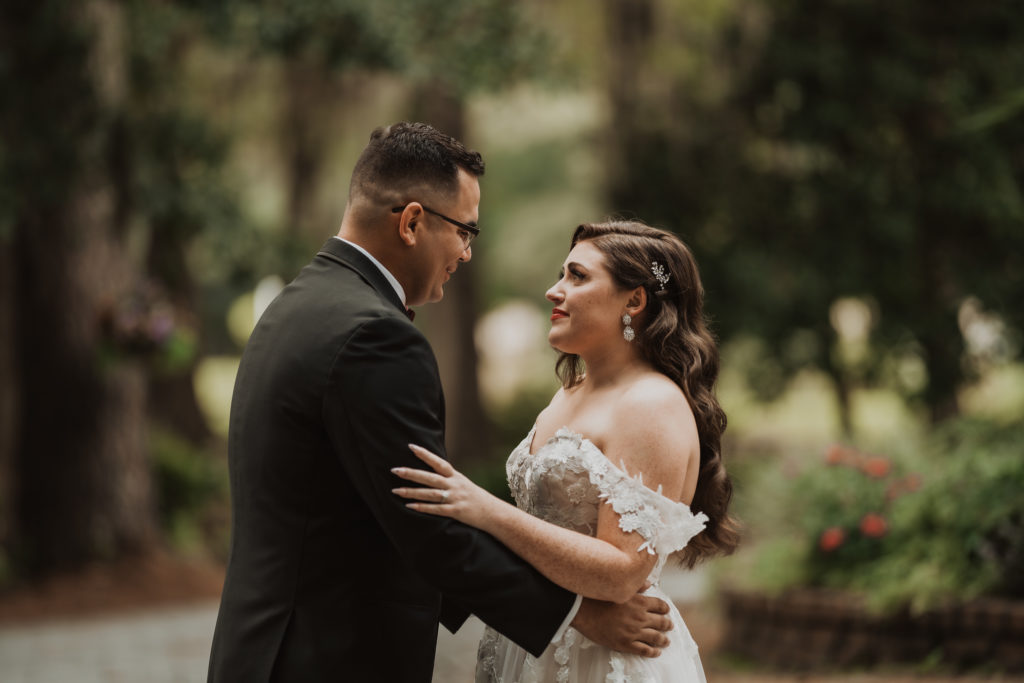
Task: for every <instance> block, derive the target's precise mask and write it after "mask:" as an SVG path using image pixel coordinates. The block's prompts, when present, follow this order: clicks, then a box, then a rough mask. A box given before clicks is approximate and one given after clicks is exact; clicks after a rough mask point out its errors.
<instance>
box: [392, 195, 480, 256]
mask: <svg viewBox="0 0 1024 683" xmlns="http://www.w3.org/2000/svg"><path fill="white" fill-rule="evenodd" d="M405 206H409V205H408V204H406V205H405ZM405 206H396V207H395V208H393V209H391V213H401V212H402V211H405ZM420 206H421V207H423V210H424V211H426V212H427V213H432V214H434V215H435V216H437V217H438V218H440V219H441V220H443V221H448V222H449V223H451V224H452V225H454V226H455V227H456V228H458V229H459V239H461V240H462V248H463V249H469V245H470V244H472V243H473V239H474V238H476V236H477V235H479V234H480V228H477V227H475V226H472V225H469V224H467V223H463V222H462V221H457V220H455V219H454V218H449V217H448V216H445V215H444V214H443V213H441V212H440V211H434V210H433V209H431V208H430V207H427V206H423V204H420Z"/></svg>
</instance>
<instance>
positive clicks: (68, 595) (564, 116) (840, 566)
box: [0, 0, 1024, 672]
mask: <svg viewBox="0 0 1024 683" xmlns="http://www.w3.org/2000/svg"><path fill="white" fill-rule="evenodd" d="M398 120H420V121H426V122H429V123H431V124H433V125H435V126H436V127H438V128H440V129H441V130H443V131H445V132H447V133H449V134H452V135H454V136H455V137H458V138H460V139H461V140H463V141H464V142H466V143H467V144H468V145H469V146H471V147H473V148H475V149H477V150H479V151H480V152H481V153H482V154H483V156H484V159H485V161H486V163H487V173H486V175H485V176H484V177H483V179H482V202H481V229H482V233H481V237H480V239H479V240H477V241H476V242H475V243H474V251H473V253H474V258H473V260H472V262H471V263H470V264H468V265H467V266H465V267H463V268H460V270H459V275H458V277H456V278H455V279H454V280H453V281H452V282H451V283H450V284H449V285H448V286H447V291H446V295H445V299H444V301H443V302H442V303H441V304H439V305H436V306H431V307H426V308H424V309H422V310H421V311H418V314H419V315H418V317H417V322H416V324H417V325H418V326H420V327H421V328H422V329H423V330H424V332H425V333H426V334H427V335H428V337H429V338H430V339H431V341H432V343H433V345H434V348H435V350H436V352H437V356H438V359H439V363H440V366H441V370H442V375H443V380H444V383H445V388H446V393H447V397H448V415H449V425H448V428H449V431H448V446H449V454H450V456H451V457H452V459H453V460H454V461H455V462H456V464H457V465H459V466H460V467H461V468H463V469H464V470H465V471H467V472H468V473H470V474H471V475H472V476H473V477H474V478H475V479H476V480H477V481H479V482H481V483H484V484H485V485H487V486H488V487H489V488H491V489H492V490H494V491H496V492H499V493H503V492H505V491H506V489H505V484H504V459H505V457H506V455H507V454H508V452H509V451H510V450H511V449H512V447H514V445H515V444H516V443H517V442H518V441H519V440H520V439H521V438H522V437H523V436H524V435H525V434H526V432H527V431H528V430H529V428H530V425H531V423H532V420H533V418H534V416H535V415H536V414H537V412H538V411H539V410H540V409H541V408H543V406H544V405H546V403H547V401H548V399H549V398H550V396H551V395H552V394H553V392H554V391H555V389H556V388H557V381H556V379H555V376H554V373H553V365H554V360H555V354H554V352H553V351H551V350H550V349H549V348H548V346H547V344H546V333H547V325H548V323H547V313H546V311H548V308H549V307H548V305H547V302H546V301H545V300H544V291H545V290H546V288H547V287H548V286H549V285H550V283H552V282H553V281H554V280H555V278H556V273H557V271H558V268H559V265H560V263H561V261H562V259H563V258H564V256H565V253H566V252H567V249H568V244H569V238H570V236H571V234H572V231H573V229H574V228H575V226H576V225H577V224H579V223H581V222H584V221H594V220H600V219H603V218H605V217H608V216H612V215H614V216H622V217H628V218H633V217H636V218H640V219H642V220H644V221H646V222H648V223H650V224H652V225H656V226H659V227H663V228H667V229H670V230H673V231H675V232H676V233H678V234H679V235H680V236H681V237H682V238H683V239H684V240H685V241H686V242H687V243H688V244H689V245H690V246H691V247H692V249H693V251H694V252H695V254H696V256H697V259H698V262H699V263H700V266H701V268H702V275H703V278H704V284H705V287H706V290H707V295H706V310H707V312H708V314H709V317H710V319H711V321H712V325H713V329H714V331H715V332H716V334H717V335H718V336H719V339H720V344H721V351H722V368H721V375H720V383H719V396H720V399H721V401H722V404H723V406H724V408H725V410H726V412H727V414H728V416H729V423H730V426H729V429H728V431H727V432H726V442H725V457H726V463H727V466H728V467H729V468H730V470H731V472H732V475H733V478H734V482H735V487H736V492H735V498H734V509H735V511H736V514H737V515H738V516H739V517H740V519H741V521H742V522H743V524H744V544H743V547H742V549H741V550H740V551H739V552H738V553H737V554H736V555H735V556H733V557H731V558H729V559H728V560H716V561H714V562H712V563H711V564H710V565H708V567H707V568H705V569H704V570H702V573H701V574H700V575H699V576H700V577H701V578H700V583H701V585H702V586H704V587H705V588H703V589H702V590H701V591H700V596H701V599H702V600H707V601H709V604H712V605H714V606H717V607H716V609H719V610H724V612H725V613H728V614H729V615H732V616H731V617H730V618H732V619H733V620H734V621H736V620H738V623H740V624H741V625H742V623H744V620H746V622H750V621H751V620H755V621H756V618H755V617H751V616H749V615H747V616H744V614H745V613H743V612H742V610H741V608H740V607H737V604H739V603H737V602H736V600H738V598H736V597H735V596H738V595H740V596H750V595H757V596H760V597H762V598H764V599H766V600H768V599H771V600H783V602H784V601H785V598H784V596H787V595H789V596H791V595H794V594H797V593H800V592H801V591H803V592H804V593H808V594H811V595H819V596H820V595H822V594H827V595H829V596H834V595H841V596H845V597H844V598H843V599H844V600H850V601H852V603H853V604H855V606H857V608H858V609H863V610H866V612H867V613H870V614H872V615H878V614H894V613H899V614H904V615H911V616H914V615H922V614H930V613H934V611H935V610H936V609H944V608H946V607H948V606H949V605H964V604H968V603H971V601H977V600H989V601H992V600H998V601H1004V602H1001V603H999V604H1008V605H1010V607H1007V609H1011V610H1012V609H1018V608H1019V607H1020V602H1019V601H1020V599H1021V598H1022V597H1024V495H1022V494H1021V491H1022V490H1024V457H1022V452H1021V451H1022V448H1024V446H1022V444H1024V364H1022V360H1021V345H1022V331H1024V305H1022V303H1021V302H1022V301H1024V198H1022V181H1024V12H1021V11H1020V8H1019V7H1018V6H1017V5H1016V3H1012V2H1008V1H1006V0H1003V1H1002V2H999V1H982V2H975V3H948V2H935V1H934V0H933V1H927V2H926V1H925V0H905V1H904V2H900V3H887V2H878V1H874V0H813V1H812V0H774V1H768V0H590V1H585V0H547V1H544V0H520V1H517V2H508V1H505V0H446V1H445V2H437V1H433V0H389V1H387V2H371V1H370V0H289V1H288V2H285V1H283V0H262V1H250V2H243V1H242V0H220V1H213V0H210V1H205V2H199V1H197V0H180V1H177V2H171V1H168V0H122V1H115V0H81V1H72V0H39V1H38V2H31V3H5V4H4V6H3V8H2V9H0V121H2V130H0V616H2V613H3V607H2V606H3V605H4V604H6V605H7V606H8V607H7V610H8V611H7V613H8V614H9V615H11V614H13V615H14V617H17V618H21V617H24V616H25V615H30V614H32V613H33V610H34V609H35V610H37V611H38V610H42V611H46V610H53V611H55V612H59V611H60V610H61V609H63V608H66V607H68V604H69V603H74V604H76V605H77V604H91V605H93V606H94V607H101V606H102V605H103V604H108V605H109V604H110V603H112V602H114V603H116V602H117V601H118V599H117V597H116V596H118V595H123V594H124V593H125V592H130V591H132V590H134V591H137V593H138V595H139V596H140V597H139V598H138V599H139V600H145V599H148V598H150V597H153V596H154V595H155V594H158V595H160V596H163V597H165V598H167V599H173V600H177V599H184V598H186V597H189V596H192V595H194V594H203V595H213V596H215V595H216V594H217V591H218V590H219V576H220V574H219V572H220V571H221V567H222V564H223V562H224V561H225V559H226V551H227V540H228V533H229V524H230V520H229V508H228V490H227V481H226V433H227V416H228V409H229V402H230V397H231V390H232V384H233V379H234V373H235V369H236V367H237V363H238V359H239V356H240V354H241V351H242V349H243V347H244V345H245V342H246V339H247V336H248V334H249V332H250V330H251V329H252V326H253V324H254V321H255V320H256V319H258V317H259V315H260V312H261V311H262V310H263V308H265V306H266V305H267V303H269V301H270V300H271V299H272V298H273V297H274V296H275V295H276V293H277V292H278V291H279V290H280V288H281V287H282V286H283V285H284V283H286V282H288V281H289V280H290V279H292V278H293V277H294V276H295V275H296V273H297V272H298V270H299V269H300V268H301V267H302V266H304V265H305V264H306V263H308V262H309V260H310V259H311V258H312V256H313V255H314V254H315V253H316V251H317V250H318V249H319V247H320V246H321V245H322V244H323V242H324V241H325V240H326V239H327V238H328V237H330V236H331V235H333V234H334V233H335V232H336V231H337V228H338V225H339V223H340V219H341V215H342V213H343V210H344V207H345V196H346V192H347V187H348V180H349V172H350V170H351V167H352V165H353V163H354V161H355V159H356V157H357V155H358V154H359V152H360V151H361V150H362V148H363V146H364V145H365V143H366V141H367V140H368V138H369V134H370V132H371V131H372V129H373V128H374V127H376V126H378V125H385V124H388V123H392V122H394V121H398ZM105 572H106V573H105ZM83 576H87V577H89V578H88V580H86V581H84V582H83V581H82V580H81V577H83ZM103 576H108V577H109V576H114V577H116V578H114V579H109V578H108V579H106V580H105V579H103V578H97V577H103ZM76 577H78V578H76ZM139 577H143V578H139ZM146 577H148V579H147V580H148V581H149V583H147V581H146V580H144V578H146ZM76 580H77V581H79V583H75V581H76ZM61 581H64V583H60V582H61ZM40 586H49V588H48V589H45V590H49V591H50V592H48V593H47V592H45V590H44V589H41V588H40ZM55 586H65V588H63V589H58V588H55ZM67 586H71V587H70V588H68V587H67ZM75 586H78V587H79V589H75V588H74V587H75ZM100 586H105V588H102V589H101V588H98V587H100ZM61 590H63V591H64V592H61ZM83 593H84V594H87V595H92V596H93V600H92V602H90V601H89V599H88V598H87V597H82V595H81V594H83ZM26 595H29V596H32V598H31V599H27V598H24V597H23V596H26ZM47 596H49V597H47ZM97 596H99V597H97ZM728 596H733V598H730V597H728ZM780 596H781V597H780ZM48 600H49V602H47V601H48ZM730 600H732V602H730ZM83 601H84V602H83ZM127 601H128V602H130V600H127ZM95 603H101V604H95ZM986 604H989V603H986ZM723 605H724V607H723ZM815 609H817V610H818V611H822V612H827V611H829V608H822V607H818V608H815ZM737 610H739V611H737ZM1008 614H1009V613H1008ZM1013 614H1018V612H1013ZM737 615H738V616H737ZM1018 616H1020V615H1019V614H1018ZM1014 618H1016V617H1014ZM723 619H724V617H723ZM1000 619H1002V621H1000ZM996 621H997V622H999V623H1003V622H1004V621H1005V623H1007V624H1009V623H1011V622H1012V619H1011V618H1010V617H1006V618H1005V619H1003V618H1002V617H1000V618H999V619H996ZM1017 623H1018V626H1019V625H1020V624H1022V623H1024V616H1021V617H1020V618H1019V619H1018V622H1017ZM730 628H733V629H734V630H733V631H732V632H733V633H734V634H735V633H736V631H735V628H737V627H736V626H735V624H734V625H733V626H730V625H729V624H728V623H726V624H725V625H724V626H721V627H720V628H719V631H722V630H724V631H725V632H726V635H725V636H723V637H722V640H723V641H724V642H725V645H724V646H723V647H725V648H726V649H728V648H729V647H730V646H729V642H730V636H729V635H728V633H729V629H730ZM996 628H997V632H996V635H995V636H992V638H994V639H995V641H997V642H1001V641H1000V638H1004V637H1005V639H1007V640H1008V642H1009V641H1010V640H1013V639H1015V638H1016V636H1013V637H1012V638H1011V636H1009V635H1007V634H1008V633H1009V631H1007V630H1006V629H1007V628H1009V627H1008V626H1006V627H996ZM999 628H1002V630H999ZM1020 628H1024V626H1020ZM1014 633H1017V632H1014ZM744 639H746V640H751V639H754V636H753V635H750V636H749V637H741V638H739V640H740V641H742V640H744ZM698 640H700V638H698ZM736 640H737V638H736V637H732V641H736ZM830 642H831V641H830ZM1019 642H1024V636H1022V637H1021V641H1019ZM929 643H931V645H929V646H928V647H926V652H925V655H923V661H925V662H926V663H929V662H930V663H931V664H934V665H936V666H938V665H943V664H946V663H949V662H951V661H953V662H954V663H957V662H960V660H956V659H955V658H953V659H950V658H951V657H952V655H950V654H949V651H948V649H944V648H945V647H946V646H944V645H941V644H939V645H936V644H935V643H934V642H933V641H929ZM829 647H831V646H829ZM1008 647H1009V646H1008ZM732 649H733V650H743V648H742V647H740V646H737V645H736V643H735V642H733V646H732ZM826 649H827V648H826ZM1011 650H1012V648H1011ZM1006 652H1009V654H1007V653H1006ZM1006 652H1003V651H1002V650H1000V651H999V652H996V651H994V650H991V648H990V649H989V650H986V651H985V652H984V653H983V654H976V655H972V656H973V657H974V658H973V659H971V657H970V656H969V657H968V658H967V665H969V666H981V667H983V668H984V667H986V666H987V667H988V669H986V670H988V671H997V672H998V671H1001V670H1003V669H1004V668H1006V667H1007V666H1009V667H1011V668H1012V666H1013V665H1012V662H1014V661H1016V662H1018V663H1020V662H1022V661H1024V655H1021V654H1020V653H1019V648H1018V654H1017V655H1014V654H1013V652H1011V651H1010V650H1007V651H1006ZM728 656H734V657H735V658H736V661H748V662H749V661H751V658H753V661H754V662H755V664H756V663H757V661H758V659H757V657H758V656H759V655H758V654H757V653H755V652H736V653H734V655H728ZM1015 656H1019V657H1020V658H1021V659H1013V657H1015ZM723 657H727V655H725V654H723ZM914 657H917V655H914ZM833 659H834V658H833ZM911 659H913V657H911ZM918 659H922V657H918ZM728 661H731V660H728ZM1007 662H1011V663H1010V664H1007ZM960 663H963V662H960ZM727 664H728V662H727ZM727 664H726V665H727ZM726 665H723V666H726ZM1020 665H1021V666H1024V664H1020ZM737 666H739V665H737Z"/></svg>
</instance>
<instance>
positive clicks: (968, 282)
mask: <svg viewBox="0 0 1024 683" xmlns="http://www.w3.org/2000/svg"><path fill="white" fill-rule="evenodd" d="M650 4H651V5H652V6H653V7H654V8H655V9H654V10H653V12H654V14H655V21H654V22H652V23H651V25H650V26H649V27H648V28H647V31H646V33H645V34H644V35H643V39H644V40H643V41H641V44H640V45H639V47H638V48H637V49H638V50H640V52H639V54H640V55H646V61H641V62H639V63H638V65H637V67H636V71H635V72H634V73H631V74H629V77H632V78H635V79H636V80H637V81H638V82H639V83H640V84H641V85H642V86H643V87H639V86H630V85H629V84H628V83H627V85H625V86H623V85H621V84H616V86H615V87H616V88H618V89H619V90H621V91H622V92H619V93H617V94H618V95H619V100H617V101H621V102H623V104H621V105H619V107H618V109H617V113H618V115H619V116H618V118H616V121H617V123H618V125H619V129H618V130H617V131H616V132H617V134H618V136H617V140H616V145H617V147H618V148H619V153H620V156H622V157H623V163H621V164H620V165H619V166H618V172H617V173H616V174H614V177H613V184H612V185H613V186H612V195H613V201H614V208H616V209H619V210H627V211H631V212H632V211H635V212H636V213H637V214H638V215H640V216H642V217H644V218H645V219H646V220H649V221H651V222H653V223H656V224H660V225H664V226H668V227H671V228H673V229H676V230H678V231H679V232H680V234H681V235H682V236H683V237H684V238H685V239H687V240H688V241H690V242H691V243H692V245H693V246H694V249H695V251H696V255H697V258H698V261H699V262H700V263H701V266H702V271H703V274H704V277H705V284H706V287H707V291H708V307H709V309H710V310H711V311H712V312H713V313H714V315H715V317H716V322H717V323H718V329H719V330H720V332H721V333H722V335H723V337H725V338H730V337H732V336H734V335H736V334H737V333H747V334H753V335H756V336H758V337H761V338H762V339H764V340H765V343H766V344H767V346H768V348H769V350H770V352H771V353H772V355H773V356H774V357H775V358H777V359H778V369H779V370H781V371H782V372H783V375H784V376H786V377H789V376H792V375H793V374H794V373H795V372H796V371H797V370H798V369H799V368H800V367H802V366H805V365H807V364H812V365H815V366H817V367H820V368H823V369H825V370H827V371H828V372H829V373H830V374H831V375H832V376H833V377H834V378H835V379H836V380H838V381H844V382H847V383H849V382H866V383H869V384H889V385H890V386H893V387H894V388H895V389H897V390H901V391H903V392H904V393H905V395H906V396H907V397H908V398H910V399H913V400H920V401H921V402H923V403H925V404H926V405H927V406H928V407H929V408H931V410H932V414H933V417H934V418H936V419H939V418H943V417H947V416H949V415H950V414H951V413H953V412H955V396H956V390H957V387H958V385H960V384H961V383H963V382H964V381H966V380H970V379H971V377H970V375H969V374H968V373H965V370H964V367H965V366H964V365H963V364H962V363H961V357H962V355H963V353H964V341H963V339H962V337H961V333H960V330H959V329H958V324H957V311H958V308H959V307H960V305H961V303H962V302H963V301H964V300H965V298H967V297H971V296H974V297H977V298H978V299H979V300H980V301H981V302H982V304H983V307H984V308H985V309H987V310H990V311H993V312H995V313H996V314H997V315H998V316H1000V317H1001V318H1002V319H1003V320H1004V321H1006V322H1007V323H1008V325H1009V327H1010V328H1011V329H1012V330H1017V331H1020V330H1021V329H1022V328H1024V318H1022V315H1024V313H1022V310H1024V309H1022V308H1021V307H1020V306H1019V304H1018V302H1019V301H1020V300H1021V298H1022V296H1024V261H1022V259H1024V231H1022V230H1021V229H1020V226H1021V224H1022V221H1024V201H1022V193H1021V186H1022V183H1024V164H1022V163H1021V158H1022V154H1024V115H1022V107H1021V95H1020V74H1021V73H1022V72H1024V52H1022V51H1021V50H1020V49H1019V45H1020V44H1021V41H1022V40H1024V14H1021V13H1020V12H1018V11H1016V8H1014V7H1013V6H1012V5H1011V4H1007V3H991V2H983V3H959V4H951V3H942V4H941V5H938V6H937V5H936V4H935V3H934V2H928V1H926V0H913V1H912V2H902V3H899V4H898V5H894V4H892V3H884V2H874V1H873V2H846V1H845V0H828V1H825V2H822V1H819V0H787V1H784V2H770V3H769V2H762V3H740V4H736V5H734V8H733V10H732V11H731V12H730V13H727V14H726V18H725V20H724V21H723V20H722V19H721V18H719V19H717V20H716V21H708V22H707V24H708V25H707V26H704V25H703V24H701V25H700V26H698V27H694V26H693V25H690V24H687V25H686V26H682V25H680V24H677V23H674V22H668V21H660V22H659V21H657V19H658V18H664V17H667V16H668V15H670V14H671V12H672V8H673V7H674V6H675V5H674V3H671V2H667V1H662V2H654V3H650ZM695 21H697V20H695ZM716 22H717V23H716ZM701 28H704V29H706V35H707V36H711V37H710V38H706V37H705V39H704V41H703V42H701V41H698V42H697V43H695V44H697V45H699V48H696V49H695V48H690V52H695V51H697V49H699V50H700V51H701V52H702V54H703V56H692V55H691V57H692V58H691V59H689V60H684V59H679V60H676V61H671V60H663V59H657V57H658V56H660V55H662V51H663V50H665V49H667V48H661V51H659V50H658V49H656V46H659V45H662V44H663V43H666V42H667V41H670V40H672V39H673V38H675V37H677V36H678V35H679V34H687V35H689V34H700V32H701ZM679 45H680V47H679V48H678V50H680V51H686V49H687V48H686V45H687V43H686V42H680V43H679ZM627 56H629V53H628V52H625V53H624V57H627ZM694 60H704V61H706V62H710V63H708V64H706V65H705V67H706V68H703V69H692V68H689V67H688V65H690V64H692V63H693V61H694ZM841 297H857V298H860V299H862V300H865V301H868V302H869V303H870V305H871V306H872V307H873V308H874V309H875V316H874V318H875V319H874V320H873V323H874V329H873V334H872V336H871V339H870V347H869V348H868V350H867V351H868V352H867V353H866V354H864V358H865V362H864V364H863V365H862V366H861V367H859V368H856V369H854V370H851V369H850V368H847V367H845V365H844V363H842V362H841V359H838V358H837V357H836V354H835V352H834V351H835V347H836V345H837V338H836V335H835V332H834V331H833V329H832V328H831V325H830V324H829V309H830V306H831V305H832V303H833V302H834V301H836V300H837V299H839V298H841ZM795 335H805V336H806V335H813V336H814V338H815V340H816V343H815V348H816V352H815V353H814V354H812V355H811V356H804V357H790V356H787V354H786V353H785V351H786V348H787V346H788V345H789V344H790V343H791V341H792V339H793V337H794V336H795ZM1017 354H1019V349H1015V350H1013V351H1012V352H1011V353H1010V355H1011V357H1012V356H1016V355H1017ZM908 358H909V359H912V360H919V361H920V362H923V363H924V365H925V366H926V367H927V381H926V382H923V383H920V385H915V386H908V385H901V384H900V383H899V382H898V381H896V378H895V376H894V373H892V372H891V368H892V367H894V366H898V365H899V364H900V363H901V362H902V360H903V359H908ZM768 379H770V380H772V379H773V376H771V377H769V378H768ZM773 384H775V385H776V386H775V387H773V389H772V390H769V391H768V392H765V393H766V394H767V395H769V396H770V395H772V394H773V393H775V390H777V388H778V387H777V382H773Z"/></svg>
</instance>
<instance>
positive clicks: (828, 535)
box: [818, 526, 846, 553]
mask: <svg viewBox="0 0 1024 683" xmlns="http://www.w3.org/2000/svg"><path fill="white" fill-rule="evenodd" d="M845 540H846V532H845V531H843V530H842V528H840V527H837V526H830V527H829V528H827V529H825V530H824V531H822V532H821V537H820V538H819V539H818V547H819V548H821V549H822V550H823V551H824V552H826V553H830V552H832V551H833V550H835V549H836V548H838V547H839V546H841V545H842V544H843V541H845Z"/></svg>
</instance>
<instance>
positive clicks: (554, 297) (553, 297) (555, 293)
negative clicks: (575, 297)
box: [544, 285, 565, 304]
mask: <svg viewBox="0 0 1024 683" xmlns="http://www.w3.org/2000/svg"><path fill="white" fill-rule="evenodd" d="M544 296H545V297H547V300H548V301H550V302H551V303H553V304H557V303H561V302H562V301H564V300H565V295H564V294H562V292H561V290H560V289H559V288H558V285H552V287H551V289H549V290H548V291H547V292H546V293H545V294H544Z"/></svg>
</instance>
